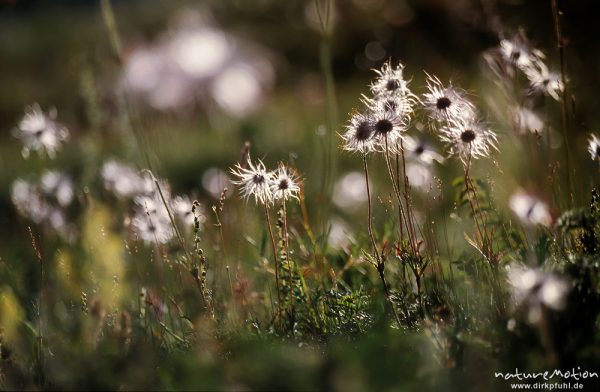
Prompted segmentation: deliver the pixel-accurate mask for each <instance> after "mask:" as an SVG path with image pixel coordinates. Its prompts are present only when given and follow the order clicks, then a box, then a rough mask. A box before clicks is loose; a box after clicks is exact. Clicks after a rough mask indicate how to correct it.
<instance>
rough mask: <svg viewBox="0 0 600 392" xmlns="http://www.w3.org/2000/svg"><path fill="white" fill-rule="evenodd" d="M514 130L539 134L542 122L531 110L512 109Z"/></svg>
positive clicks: (542, 125) (542, 126) (542, 127)
mask: <svg viewBox="0 0 600 392" xmlns="http://www.w3.org/2000/svg"><path fill="white" fill-rule="evenodd" d="M512 113H513V119H514V123H515V128H517V129H518V130H519V131H520V132H522V133H524V132H531V133H539V132H541V131H542V129H544V121H542V119H541V118H540V116H538V115H537V114H536V113H535V112H534V111H533V110H530V109H527V108H514V109H513V110H512Z"/></svg>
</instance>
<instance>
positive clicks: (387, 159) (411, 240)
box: [385, 137, 416, 254]
mask: <svg viewBox="0 0 600 392" xmlns="http://www.w3.org/2000/svg"><path fill="white" fill-rule="evenodd" d="M385 163H386V166H387V170H388V175H389V176H390V180H391V181H392V187H393V188H394V194H395V195H396V199H397V201H398V210H399V211H400V213H401V218H402V219H401V221H400V222H399V224H400V225H402V223H404V225H405V226H406V232H407V235H408V242H409V243H410V247H411V250H412V251H413V253H414V254H416V249H415V241H414V237H413V236H412V231H411V230H410V227H409V224H408V220H407V217H406V212H405V211H404V209H403V207H402V196H401V194H400V189H398V184H396V181H394V174H393V172H392V165H391V163H390V156H389V147H388V140H387V137H386V138H385ZM407 208H408V206H407Z"/></svg>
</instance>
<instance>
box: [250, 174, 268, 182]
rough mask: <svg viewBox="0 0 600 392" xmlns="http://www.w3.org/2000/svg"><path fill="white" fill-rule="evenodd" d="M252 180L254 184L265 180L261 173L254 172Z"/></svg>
mask: <svg viewBox="0 0 600 392" xmlns="http://www.w3.org/2000/svg"><path fill="white" fill-rule="evenodd" d="M252 181H253V182H254V183H255V184H262V183H263V182H265V176H263V175H262V174H255V175H254V177H252Z"/></svg>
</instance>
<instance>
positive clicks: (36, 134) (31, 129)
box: [15, 103, 69, 159]
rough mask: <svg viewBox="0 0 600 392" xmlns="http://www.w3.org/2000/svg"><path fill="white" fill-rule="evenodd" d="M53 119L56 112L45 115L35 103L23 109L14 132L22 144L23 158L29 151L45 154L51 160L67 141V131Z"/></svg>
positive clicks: (52, 111)
mask: <svg viewBox="0 0 600 392" xmlns="http://www.w3.org/2000/svg"><path fill="white" fill-rule="evenodd" d="M55 119H56V110H51V111H50V112H49V113H48V114H45V113H44V112H43V111H42V109H41V108H40V106H39V105H38V104H37V103H36V104H33V105H32V106H29V107H27V108H26V109H25V115H24V116H23V118H22V119H21V121H20V122H19V124H18V126H17V129H16V130H15V136H16V137H17V138H19V139H21V141H22V142H23V149H22V151H21V153H22V154H23V157H25V158H27V157H29V153H30V152H31V151H36V152H38V153H39V154H42V153H43V152H46V154H48V157H49V158H51V159H53V158H54V157H55V156H56V152H57V151H58V150H59V149H60V147H61V145H62V143H63V142H65V141H66V140H68V139H69V131H68V129H67V128H66V127H64V126H63V125H61V124H59V123H57V122H56V121H55Z"/></svg>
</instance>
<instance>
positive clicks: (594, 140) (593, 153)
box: [588, 134, 600, 161]
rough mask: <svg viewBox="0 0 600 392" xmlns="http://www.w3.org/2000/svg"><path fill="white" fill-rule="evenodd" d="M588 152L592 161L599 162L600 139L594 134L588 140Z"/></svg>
mask: <svg viewBox="0 0 600 392" xmlns="http://www.w3.org/2000/svg"><path fill="white" fill-rule="evenodd" d="M588 152H589V153H590V157H592V160H594V161H595V160H598V159H599V158H600V139H598V136H596V135H594V134H592V135H590V138H589V140H588Z"/></svg>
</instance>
